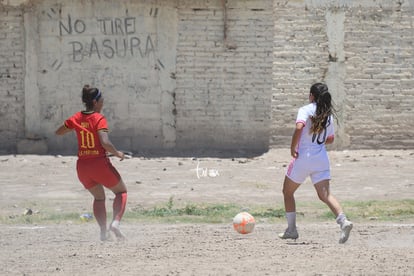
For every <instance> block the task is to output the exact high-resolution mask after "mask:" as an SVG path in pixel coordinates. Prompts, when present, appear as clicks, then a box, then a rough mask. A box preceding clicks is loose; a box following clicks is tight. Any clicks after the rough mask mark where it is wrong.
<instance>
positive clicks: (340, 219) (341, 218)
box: [336, 213, 346, 225]
mask: <svg viewBox="0 0 414 276" xmlns="http://www.w3.org/2000/svg"><path fill="white" fill-rule="evenodd" d="M345 220H346V216H345V214H344V213H340V214H339V215H338V216H337V217H336V223H338V224H339V225H342V223H344V221H345Z"/></svg>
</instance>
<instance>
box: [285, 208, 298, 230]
mask: <svg viewBox="0 0 414 276" xmlns="http://www.w3.org/2000/svg"><path fill="white" fill-rule="evenodd" d="M286 219H287V223H288V231H293V230H295V229H296V212H286Z"/></svg>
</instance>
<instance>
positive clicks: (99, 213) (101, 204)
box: [88, 185, 108, 241]
mask: <svg viewBox="0 0 414 276" xmlns="http://www.w3.org/2000/svg"><path fill="white" fill-rule="evenodd" d="M88 191H89V192H90V193H91V194H92V195H93V198H94V201H93V214H94V216H95V218H96V221H97V222H98V225H99V228H100V230H101V235H100V239H101V241H105V240H106V239H107V237H108V236H107V230H106V229H107V228H106V207H105V191H104V188H103V187H102V185H96V186H94V187H92V188H90V189H88Z"/></svg>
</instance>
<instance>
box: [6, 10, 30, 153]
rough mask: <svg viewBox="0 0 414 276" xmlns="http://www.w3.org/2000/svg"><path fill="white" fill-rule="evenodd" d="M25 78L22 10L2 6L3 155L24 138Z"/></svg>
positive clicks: (14, 147) (13, 148)
mask: <svg viewBox="0 0 414 276" xmlns="http://www.w3.org/2000/svg"><path fill="white" fill-rule="evenodd" d="M23 79H24V28H23V11H22V9H21V8H19V7H13V6H1V5H0V145H1V146H0V154H1V153H7V152H10V151H13V150H15V149H16V144H17V142H18V141H19V140H20V139H23V138H25V128H24V118H25V113H24V100H25V99H24V85H23Z"/></svg>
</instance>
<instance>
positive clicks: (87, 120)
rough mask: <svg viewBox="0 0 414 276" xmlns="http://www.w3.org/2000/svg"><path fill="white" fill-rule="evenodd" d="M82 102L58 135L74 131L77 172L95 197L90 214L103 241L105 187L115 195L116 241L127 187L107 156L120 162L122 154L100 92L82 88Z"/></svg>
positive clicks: (120, 235)
mask: <svg viewBox="0 0 414 276" xmlns="http://www.w3.org/2000/svg"><path fill="white" fill-rule="evenodd" d="M82 102H83V103H84V104H85V107H86V110H84V111H80V112H77V113H75V114H74V115H72V116H71V117H69V118H68V119H67V120H66V121H65V122H64V123H63V125H61V126H60V127H59V128H58V129H57V130H56V134H57V135H64V134H66V133H69V132H71V131H72V130H75V131H76V136H77V139H78V160H77V164H76V170H77V173H78V177H79V180H80V182H82V184H83V186H84V187H85V189H87V190H88V191H89V192H90V193H91V194H92V196H93V197H94V201H93V213H94V215H95V218H96V221H97V222H98V224H99V227H100V230H101V235H100V239H101V240H102V241H104V240H106V239H107V237H108V235H107V234H108V233H107V222H106V207H105V191H104V187H106V188H108V189H110V190H111V191H112V192H113V193H114V194H115V199H114V202H113V220H112V222H111V224H110V226H109V230H110V231H112V232H113V233H114V234H115V236H116V237H117V238H118V239H124V238H125V236H124V235H123V233H122V232H121V230H120V228H119V224H120V221H121V219H122V216H123V214H124V212H125V206H126V202H127V188H126V185H125V183H124V182H123V180H122V178H121V176H120V174H119V173H118V171H117V170H116V169H115V167H114V166H112V164H111V162H110V160H109V158H108V156H107V153H111V154H113V155H114V156H116V157H118V158H120V159H121V161H122V160H123V159H124V158H125V155H124V153H123V152H121V151H118V150H117V149H116V148H115V146H114V145H113V144H112V143H111V141H110V140H109V136H108V123H107V121H106V118H105V117H104V116H103V115H102V114H101V111H102V107H103V103H104V98H103V97H102V93H101V91H99V89H97V88H94V87H90V86H89V85H85V86H84V87H83V89H82Z"/></svg>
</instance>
